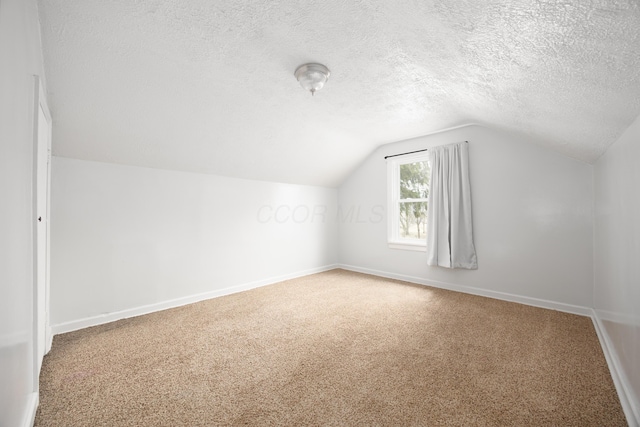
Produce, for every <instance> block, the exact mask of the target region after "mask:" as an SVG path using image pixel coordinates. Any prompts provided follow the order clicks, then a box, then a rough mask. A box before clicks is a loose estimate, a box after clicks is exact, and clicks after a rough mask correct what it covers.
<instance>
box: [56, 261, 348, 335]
mask: <svg viewBox="0 0 640 427" xmlns="http://www.w3.org/2000/svg"><path fill="white" fill-rule="evenodd" d="M335 268H338V266H337V265H327V266H324V267H318V268H312V269H309V270H304V271H298V272H295V273H290V274H285V275H282V276H277V277H270V278H268V279H263V280H257V281H254V282H250V283H245V284H241V285H235V286H230V287H228V288H223V289H216V290H214V291H209V292H204V293H200V294H196V295H189V296H185V297H181V298H175V299H172V300H168V301H162V302H158V303H154V304H148V305H144V306H140V307H133V308H129V309H126V310H121V311H116V312H113V313H106V314H101V315H98V316H92V317H86V318H84V319H78V320H72V321H69V322H64V323H59V324H57V325H53V326H52V327H51V329H52V332H53V334H54V335H57V334H63V333H65V332H72V331H77V330H78V329H84V328H88V327H91V326H97V325H102V324H104V323H109V322H114V321H116V320H121V319H127V318H129V317H135V316H141V315H143V314H149V313H153V312H156V311H160V310H166V309H169V308H175V307H180V306H183V305H187V304H192V303H195V302H199V301H204V300H208V299H211V298H217V297H221V296H224V295H230V294H235V293H237V292H242V291H248V290H250V289H255V288H259V287H262V286H267V285H272V284H274V283H278V282H282V281H285V280H290V279H295V278H297V277H302V276H308V275H309V274H315V273H321V272H323V271H328V270H333V269H335Z"/></svg>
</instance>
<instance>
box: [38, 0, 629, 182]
mask: <svg viewBox="0 0 640 427" xmlns="http://www.w3.org/2000/svg"><path fill="white" fill-rule="evenodd" d="M39 12H40V19H41V24H42V39H43V45H44V61H45V70H46V78H47V87H48V92H49V98H50V108H51V110H52V115H53V118H54V154H56V155H59V156H66V157H72V158H79V159H86V160H97V161H105V162H114V163H123V164H131V165H139V166H146V167H155V168H165V169H176V170H185V171H193V172H202V173H212V174H218V175H227V176H236V177H242V178H251V179H261V180H270V181H280V182H292V183H298V184H311V185H324V186H337V185H339V184H340V182H341V181H342V180H343V179H344V178H345V177H346V176H347V175H348V174H349V173H350V172H351V171H352V170H353V168H354V167H355V166H356V165H357V164H359V163H360V162H361V161H362V160H363V159H364V157H366V156H367V155H368V154H369V153H370V152H371V151H372V150H373V149H374V148H375V147H377V146H379V145H381V144H384V143H388V142H393V141H398V140H402V139H407V138H411V137H416V136H420V135H424V134H427V133H431V132H434V131H438V130H440V129H444V128H448V127H452V126H457V125H461V124H465V123H470V122H474V123H480V124H486V125H490V126H492V127H494V128H499V129H504V130H507V131H510V132H516V133H520V134H522V135H526V136H527V138H529V139H533V140H534V141H536V143H539V144H541V145H544V146H547V147H549V148H552V149H554V150H557V151H559V152H561V153H563V154H566V155H568V156H571V157H574V158H576V159H579V160H583V161H586V162H593V161H595V160H596V159H597V158H598V157H599V156H600V155H601V154H602V153H603V152H604V151H605V150H606V148H607V147H608V145H609V144H611V143H612V142H613V141H615V139H616V138H617V137H618V136H619V135H620V134H621V133H622V131H624V129H626V127H628V126H629V125H630V124H631V122H632V121H633V120H634V119H635V118H636V117H637V116H638V115H639V114H640V6H639V4H638V2H637V1H633V0H629V1H624V0H617V1H605V0H589V1H587V0H565V1H561V0H555V1H554V0H552V1H542V0H538V1H530V0H449V1H428V0H427V1H424V0H420V1H419V0H411V1H396V0H348V1H344V0H322V1H304V2H302V1H297V0H296V1H294V0H280V1H271V0H251V1H249V0H216V1H211V0H135V1H134V0H110V1H104V0H39ZM305 62H321V63H323V64H325V65H327V66H328V67H329V68H330V69H331V72H332V74H331V77H330V79H329V82H328V83H327V84H326V86H325V88H324V89H323V90H322V91H320V92H318V93H317V94H316V96H315V97H311V95H310V94H309V93H308V92H305V91H304V90H303V89H302V88H301V87H300V86H299V85H298V83H297V81H296V80H295V78H294V77H293V71H294V70H295V69H296V67H297V66H298V65H300V64H302V63H305Z"/></svg>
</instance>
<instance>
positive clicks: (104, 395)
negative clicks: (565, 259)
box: [35, 270, 626, 427]
mask: <svg viewBox="0 0 640 427" xmlns="http://www.w3.org/2000/svg"><path fill="white" fill-rule="evenodd" d="M247 425H250V426H581V427H584V426H624V425H626V422H625V418H624V414H623V412H622V409H621V406H620V402H619V400H618V397H617V394H616V391H615V388H614V385H613V381H612V379H611V375H610V373H609V370H608V368H607V364H606V361H605V359H604V355H603V353H602V349H601V348H600V345H599V342H598V338H597V336H596V333H595V330H594V328H593V324H592V323H591V319H589V318H588V317H582V316H576V315H572V314H567V313H561V312H557V311H552V310H545V309H540V308H535V307H530V306H526V305H521V304H515V303H509V302H504V301H499V300H495V299H490V298H483V297H478V296H473V295H467V294H462V293H457V292H451V291H445V290H440V289H435V288H430V287H425V286H419V285H413V284H409V283H405V282H401V281H396V280H389V279H384V278H380V277H375V276H369V275H364V274H359V273H353V272H349V271H344V270H332V271H329V272H325V273H320V274H314V275H311V276H306V277H302V278H298V279H294V280H289V281H285V282H281V283H278V284H274V285H271V286H266V287H263V288H258V289H254V290H251V291H247V292H242V293H238V294H233V295H229V296H225V297H221V298H216V299H212V300H208V301H203V302H199V303H196V304H191V305H187V306H183V307H179V308H175V309H170V310H165V311H161V312H157V313H153V314H149V315H145V316H140V317H135V318H130V319H126V320H121V321H117V322H113V323H109V324H105V325H101V326H96V327H92V328H87V329H83V330H80V331H76V332H71V333H67V334H62V335H57V336H56V337H55V338H54V341H53V348H52V350H51V352H50V353H49V354H48V355H47V356H46V357H45V360H44V363H43V367H42V374H41V377H40V406H39V408H38V412H37V415H36V422H35V426H38V427H43V426H56V427H59V426H67V427H71V426H111V427H112V426H247Z"/></svg>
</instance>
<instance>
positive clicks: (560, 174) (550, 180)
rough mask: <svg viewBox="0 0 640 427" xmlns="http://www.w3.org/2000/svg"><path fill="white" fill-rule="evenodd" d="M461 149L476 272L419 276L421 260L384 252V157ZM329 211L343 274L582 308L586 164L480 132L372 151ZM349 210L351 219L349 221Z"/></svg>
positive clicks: (588, 213) (587, 228)
mask: <svg viewBox="0 0 640 427" xmlns="http://www.w3.org/2000/svg"><path fill="white" fill-rule="evenodd" d="M465 140H467V141H469V154H470V176H471V191H472V204H473V226H474V237H475V244H476V250H477V255H478V270H472V271H469V270H449V269H445V268H440V267H429V266H427V265H426V258H425V253H424V252H411V251H404V250H398V249H389V248H388V247H387V223H386V197H387V190H386V188H387V186H386V161H385V160H384V156H385V155H391V154H397V153H402V152H407V151H412V150H418V149H423V148H428V147H430V146H435V145H440V144H446V143H453V142H460V141H465ZM339 206H340V210H341V211H342V216H343V219H342V220H341V221H340V222H339V251H340V255H339V258H340V262H341V263H343V264H346V265H350V266H354V267H357V268H358V269H369V270H377V271H381V272H385V273H391V274H393V275H403V276H410V277H412V278H414V279H419V280H420V281H422V282H424V281H426V282H429V283H433V284H435V285H441V286H447V287H451V288H455V289H460V290H467V291H473V292H476V293H483V294H489V295H493V296H498V295H497V294H496V292H500V293H507V294H513V295H517V296H522V297H528V298H537V299H542V300H548V301H552V302H559V303H562V304H569V305H575V306H580V307H591V305H592V286H593V285H592V284H593V269H592V255H593V219H592V218H593V216H592V167H591V166H590V165H588V164H585V163H581V162H579V161H576V160H573V159H570V158H568V157H564V156H562V155H560V154H557V153H555V152H552V151H549V150H547V149H544V148H540V147H538V146H536V145H534V144H530V143H527V142H523V141H519V140H517V139H516V138H514V137H512V136H510V135H507V134H504V133H501V132H498V131H494V130H491V129H488V128H485V127H482V126H476V125H472V126H465V127H462V128H458V129H454V130H450V131H445V132H441V133H438V134H434V135H430V136H425V137H421V138H416V139H413V140H409V141H403V142H398V143H393V144H387V145H384V146H382V147H380V148H379V149H378V150H376V151H375V152H374V153H373V154H372V155H371V156H369V157H368V158H367V159H366V160H365V161H364V163H362V165H361V166H360V167H359V168H358V169H357V170H356V171H355V172H354V173H353V174H352V175H351V177H350V178H349V179H347V181H345V183H344V184H343V185H342V186H341V187H340V189H339ZM349 209H351V212H352V213H354V212H356V211H358V210H359V212H360V216H359V217H357V216H356V215H355V214H354V215H352V217H350V218H349V216H348V215H347V213H348V212H349ZM377 212H382V213H383V214H384V217H382V218H381V217H380V215H377ZM465 287H471V288H475V289H469V288H465ZM527 302H529V303H531V302H532V301H531V300H529V301H527ZM562 308H563V309H570V310H571V309H572V308H571V307H562ZM577 311H578V312H581V311H582V309H580V308H578V309H577Z"/></svg>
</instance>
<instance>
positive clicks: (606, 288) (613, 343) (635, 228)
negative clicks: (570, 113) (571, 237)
mask: <svg viewBox="0 0 640 427" xmlns="http://www.w3.org/2000/svg"><path fill="white" fill-rule="evenodd" d="M594 169H595V213H596V221H595V262H594V264H595V292H594V306H595V311H596V316H597V317H598V319H599V321H600V322H601V324H602V325H603V326H604V329H605V332H606V335H607V339H608V340H609V344H610V350H612V353H613V355H614V358H615V359H617V360H616V362H617V367H618V368H619V374H620V377H621V380H622V381H623V383H624V384H623V387H625V388H626V390H627V397H628V398H629V400H630V402H629V403H630V404H631V405H632V406H633V407H634V410H635V417H636V424H638V425H640V400H639V398H640V117H638V118H637V119H636V121H635V122H634V123H633V124H632V125H631V126H630V127H629V129H627V130H626V132H625V133H624V134H623V135H622V136H621V137H620V139H618V141H616V142H615V143H614V144H613V145H612V146H611V147H609V149H608V150H607V152H606V153H605V154H604V155H603V156H602V157H601V158H600V159H599V160H598V162H597V163H596V164H595V168H594Z"/></svg>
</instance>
